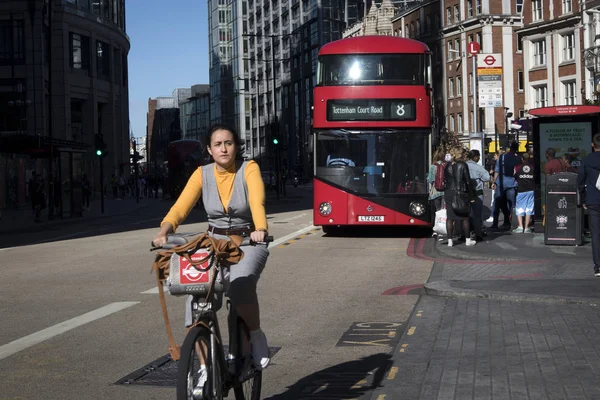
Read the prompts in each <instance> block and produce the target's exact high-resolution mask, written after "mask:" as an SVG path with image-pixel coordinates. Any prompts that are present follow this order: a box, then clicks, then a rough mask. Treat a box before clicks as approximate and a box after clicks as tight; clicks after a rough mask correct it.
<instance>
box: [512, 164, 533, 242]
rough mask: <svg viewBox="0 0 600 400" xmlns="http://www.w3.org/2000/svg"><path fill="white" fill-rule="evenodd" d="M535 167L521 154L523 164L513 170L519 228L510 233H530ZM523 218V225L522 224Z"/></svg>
mask: <svg viewBox="0 0 600 400" xmlns="http://www.w3.org/2000/svg"><path fill="white" fill-rule="evenodd" d="M535 173H536V169H535V165H533V162H532V161H531V159H530V158H529V154H528V153H525V154H523V164H521V165H518V166H517V167H516V168H515V178H516V180H517V204H516V210H515V211H516V215H517V219H518V221H519V226H518V227H516V228H515V229H513V231H512V233H531V228H530V226H529V225H530V221H531V218H532V217H533V215H534V208H535V207H534V191H535ZM523 218H525V223H524V224H523Z"/></svg>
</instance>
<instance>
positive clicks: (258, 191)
mask: <svg viewBox="0 0 600 400" xmlns="http://www.w3.org/2000/svg"><path fill="white" fill-rule="evenodd" d="M214 171H215V179H216V180H217V188H218V190H219V197H220V198H221V204H223V209H224V210H225V212H226V213H227V207H228V205H229V200H230V199H231V194H232V193H233V182H234V179H235V165H233V166H232V167H231V168H230V169H228V170H227V171H218V170H217V166H216V164H215V166H214ZM244 178H245V180H246V185H247V186H248V202H249V203H250V211H251V212H252V220H253V222H254V226H255V229H267V213H266V211H265V184H264V182H263V180H262V176H261V175H260V168H259V167H258V164H257V163H256V162H254V161H248V164H247V165H246V171H245V174H244ZM201 195H202V167H200V168H198V169H197V170H196V171H195V172H194V173H193V174H192V176H191V177H190V180H189V181H188V183H187V185H185V188H184V189H183V192H181V195H180V196H179V199H177V201H176V202H175V204H174V205H173V207H171V210H170V211H169V213H168V214H167V216H166V217H165V218H164V219H163V221H162V222H161V225H162V224H164V223H165V222H169V223H170V224H171V225H173V231H175V230H176V229H177V227H178V226H179V225H180V224H181V223H182V222H183V221H184V220H185V219H186V218H187V216H188V214H189V213H190V211H192V208H194V206H195V205H196V203H197V202H198V200H199V199H200V196H201Z"/></svg>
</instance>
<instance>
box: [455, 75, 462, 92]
mask: <svg viewBox="0 0 600 400" xmlns="http://www.w3.org/2000/svg"><path fill="white" fill-rule="evenodd" d="M456 95H457V96H462V76H457V77H456Z"/></svg>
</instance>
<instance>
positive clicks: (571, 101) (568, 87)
mask: <svg viewBox="0 0 600 400" xmlns="http://www.w3.org/2000/svg"><path fill="white" fill-rule="evenodd" d="M563 93H564V100H563V101H564V105H566V106H572V105H575V101H576V96H575V81H569V82H563Z"/></svg>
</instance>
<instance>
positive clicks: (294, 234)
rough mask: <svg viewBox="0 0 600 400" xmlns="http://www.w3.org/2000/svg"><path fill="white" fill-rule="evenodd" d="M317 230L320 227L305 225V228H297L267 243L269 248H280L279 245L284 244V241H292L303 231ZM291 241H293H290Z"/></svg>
mask: <svg viewBox="0 0 600 400" xmlns="http://www.w3.org/2000/svg"><path fill="white" fill-rule="evenodd" d="M318 230H320V229H319V228H317V227H316V226H314V225H310V226H307V227H306V228H302V229H299V230H297V231H296V232H292V233H290V234H289V235H285V236H283V237H280V238H279V239H277V240H274V241H273V242H272V243H271V244H270V245H269V248H273V247H279V248H282V247H281V246H280V245H282V244H285V243H287V242H290V241H292V240H293V239H295V238H297V237H298V236H300V235H302V234H304V233H307V232H311V231H314V232H316V231H318ZM292 243H293V241H292ZM284 247H285V246H284Z"/></svg>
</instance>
